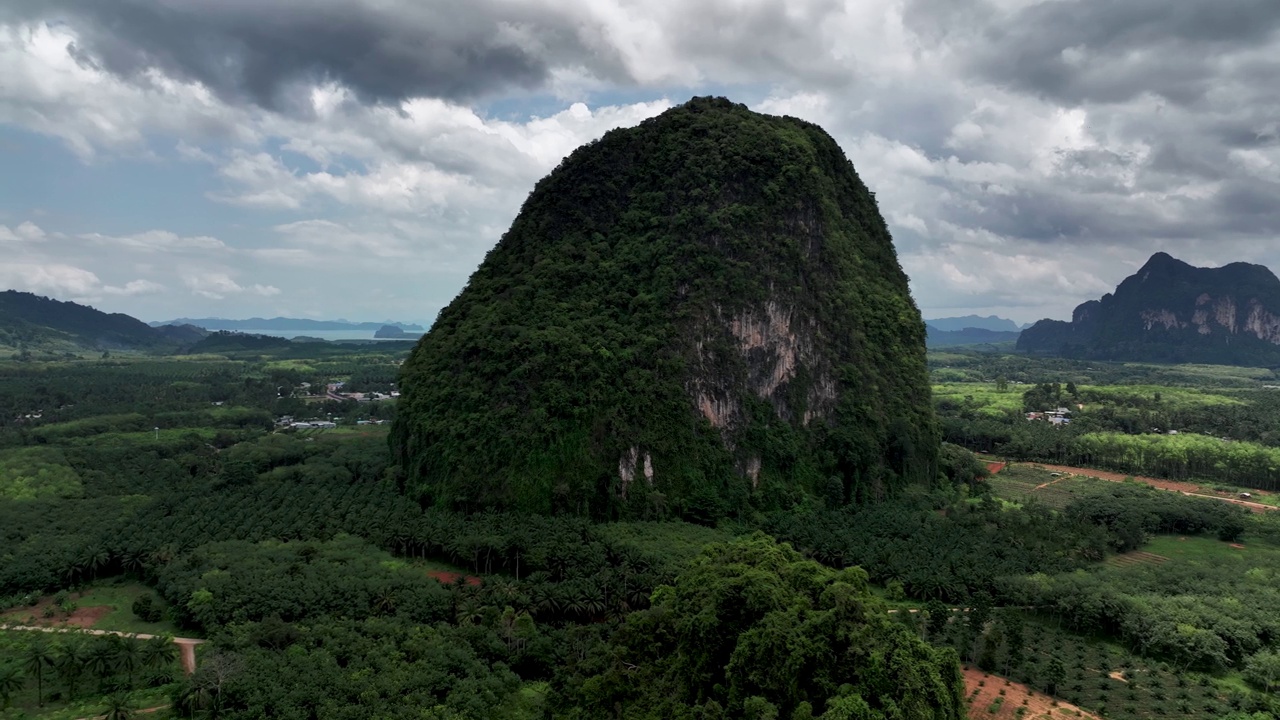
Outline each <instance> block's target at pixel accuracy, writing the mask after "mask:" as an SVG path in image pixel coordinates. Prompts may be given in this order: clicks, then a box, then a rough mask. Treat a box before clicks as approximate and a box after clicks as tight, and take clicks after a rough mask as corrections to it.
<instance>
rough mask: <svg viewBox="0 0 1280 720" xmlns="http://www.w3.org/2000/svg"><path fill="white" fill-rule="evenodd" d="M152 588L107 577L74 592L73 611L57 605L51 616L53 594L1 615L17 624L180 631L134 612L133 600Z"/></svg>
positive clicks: (161, 632) (149, 632)
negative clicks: (144, 618)
mask: <svg viewBox="0 0 1280 720" xmlns="http://www.w3.org/2000/svg"><path fill="white" fill-rule="evenodd" d="M149 592H151V590H150V589H149V588H147V587H146V586H144V585H142V584H140V583H136V582H129V581H124V580H117V581H107V582H103V583H101V584H97V585H92V586H89V587H87V588H84V589H82V590H79V591H76V592H72V593H70V594H69V596H70V600H71V601H72V602H74V603H75V608H76V609H75V610H74V611H73V612H72V613H71V614H70V615H68V614H67V613H66V612H64V611H62V610H60V609H55V612H54V614H53V615H52V616H47V615H46V614H45V610H44V608H45V607H46V606H51V605H52V604H53V598H52V597H51V596H50V597H45V598H41V600H40V601H39V602H38V603H37V604H36V605H35V606H33V607H29V608H23V607H19V608H14V609H11V610H8V611H6V612H5V613H4V614H3V616H0V617H3V619H4V621H5V622H8V623H13V624H28V625H54V626H58V625H68V624H70V625H75V626H78V627H91V628H93V629H94V630H116V631H118V632H127V633H142V634H147V635H179V634H180V633H179V632H178V627H177V626H176V625H174V624H173V623H171V622H169V621H168V620H163V621H161V622H154V623H149V622H143V621H142V620H139V619H138V618H137V617H136V616H135V615H134V614H133V601H134V600H137V599H138V597H139V596H141V595H145V594H147V593H149Z"/></svg>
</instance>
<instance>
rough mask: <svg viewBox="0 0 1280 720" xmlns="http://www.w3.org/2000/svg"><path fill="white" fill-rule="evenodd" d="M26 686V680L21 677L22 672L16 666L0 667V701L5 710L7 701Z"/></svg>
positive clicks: (7, 704) (7, 706)
mask: <svg viewBox="0 0 1280 720" xmlns="http://www.w3.org/2000/svg"><path fill="white" fill-rule="evenodd" d="M26 684H27V679H26V678H24V677H22V670H20V669H18V667H17V666H16V665H5V666H4V667H0V699H3V700H4V708H5V709H6V710H8V709H9V699H10V698H11V697H13V694H14V693H16V692H18V691H19V690H21V689H22V686H23V685H26Z"/></svg>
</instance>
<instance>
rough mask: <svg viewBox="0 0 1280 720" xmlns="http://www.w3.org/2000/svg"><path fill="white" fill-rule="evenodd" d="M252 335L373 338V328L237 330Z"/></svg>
mask: <svg viewBox="0 0 1280 720" xmlns="http://www.w3.org/2000/svg"><path fill="white" fill-rule="evenodd" d="M236 332H242V333H248V334H250V335H273V336H275V337H282V338H289V339H290V340H292V339H293V338H296V337H298V336H299V335H305V336H307V337H313V338H320V339H321V340H373V339H374V337H373V333H374V332H375V331H373V330H252V329H245V330H237V331H236Z"/></svg>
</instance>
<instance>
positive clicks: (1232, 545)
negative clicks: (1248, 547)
mask: <svg viewBox="0 0 1280 720" xmlns="http://www.w3.org/2000/svg"><path fill="white" fill-rule="evenodd" d="M1231 547H1233V548H1235V549H1237V550H1243V549H1244V546H1243V545H1241V544H1240V543H1231Z"/></svg>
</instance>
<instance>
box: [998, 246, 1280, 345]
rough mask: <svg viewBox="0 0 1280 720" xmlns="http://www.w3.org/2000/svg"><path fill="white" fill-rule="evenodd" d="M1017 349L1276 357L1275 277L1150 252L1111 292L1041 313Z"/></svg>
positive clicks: (1278, 306) (1278, 285)
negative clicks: (1048, 315)
mask: <svg viewBox="0 0 1280 720" xmlns="http://www.w3.org/2000/svg"><path fill="white" fill-rule="evenodd" d="M1018 349H1019V350H1021V351H1024V352H1031V353H1039V354H1047V355H1063V356H1068V357H1084V358H1098V359H1115V360H1147V361H1163V362H1208V363H1227V364H1244V365H1253V364H1263V365H1270V364H1280V280H1277V279H1276V276H1275V275H1273V274H1272V273H1271V271H1270V270H1268V269H1267V268H1265V267H1262V266H1261V265H1249V264H1247V263H1232V264H1230V265H1225V266H1223V267H1220V268H1197V267H1192V266H1191V265H1188V264H1186V263H1184V262H1182V261H1180V260H1175V259H1174V258H1172V257H1170V256H1169V255H1166V254H1165V253H1156V254H1155V255H1153V256H1152V257H1151V259H1150V260H1148V261H1147V263H1146V265H1144V266H1143V267H1142V269H1140V270H1139V271H1138V272H1137V273H1136V274H1134V275H1133V276H1131V277H1129V278H1127V279H1126V280H1125V281H1124V282H1122V283H1121V284H1120V286H1119V287H1118V288H1116V292H1115V293H1114V294H1108V295H1105V296H1103V298H1102V299H1101V300H1100V301H1099V300H1091V301H1089V302H1087V303H1084V304H1082V305H1080V306H1079V307H1077V308H1076V310H1075V312H1074V313H1073V314H1072V321H1071V322H1070V323H1064V322H1058V321H1054V320H1041V321H1040V322H1038V323H1036V324H1035V325H1034V326H1032V327H1030V328H1028V329H1026V330H1024V331H1023V333H1022V337H1021V338H1019V340H1018Z"/></svg>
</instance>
